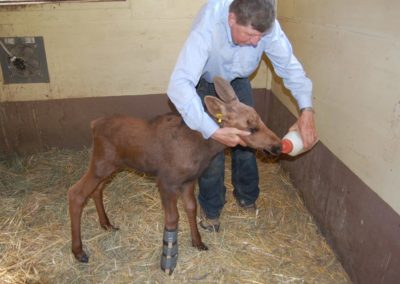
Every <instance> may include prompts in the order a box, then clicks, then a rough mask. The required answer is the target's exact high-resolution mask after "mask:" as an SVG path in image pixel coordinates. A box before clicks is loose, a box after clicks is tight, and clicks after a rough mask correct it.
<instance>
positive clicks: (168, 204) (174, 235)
mask: <svg viewBox="0 0 400 284" xmlns="http://www.w3.org/2000/svg"><path fill="white" fill-rule="evenodd" d="M158 187H159V191H160V195H161V202H162V205H163V208H164V234H163V248H162V255H161V262H160V264H161V269H162V270H163V271H165V273H168V274H169V275H171V274H172V272H174V269H175V267H176V264H177V261H178V221H179V213H178V207H177V202H178V190H176V189H172V188H168V187H166V186H165V185H163V184H162V183H161V182H159V184H158Z"/></svg>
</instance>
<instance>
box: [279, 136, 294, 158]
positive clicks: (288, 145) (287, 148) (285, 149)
mask: <svg viewBox="0 0 400 284" xmlns="http://www.w3.org/2000/svg"><path fill="white" fill-rule="evenodd" d="M281 144H282V150H281V152H282V153H283V154H287V153H290V152H292V150H293V143H292V141H290V140H289V139H283V140H282V142H281Z"/></svg>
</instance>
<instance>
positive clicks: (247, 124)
mask: <svg viewBox="0 0 400 284" xmlns="http://www.w3.org/2000/svg"><path fill="white" fill-rule="evenodd" d="M214 86H215V90H216V92H217V94H218V96H219V97H220V98H221V99H219V98H216V97H212V96H206V97H205V98H204V102H205V104H206V107H207V110H208V112H209V114H210V115H212V116H213V117H214V118H215V119H216V120H217V121H218V122H219V123H220V124H221V125H222V126H225V127H235V128H237V129H240V130H246V131H249V132H250V133H251V134H250V135H248V136H242V137H241V138H242V139H243V141H244V142H246V144H247V145H248V146H249V147H251V148H253V149H257V150H262V151H267V152H269V153H271V154H272V155H279V154H280V152H281V140H280V139H279V138H278V136H276V135H275V133H273V132H272V131H271V130H270V129H269V128H268V127H267V126H266V125H265V124H264V123H263V122H262V120H261V118H260V116H259V115H258V114H257V112H256V111H255V109H254V108H252V107H250V106H247V105H245V104H243V103H241V102H240V101H239V99H238V98H237V96H236V94H235V91H234V90H233V88H232V86H231V85H230V84H229V82H227V81H225V80H224V79H222V78H221V77H215V78H214Z"/></svg>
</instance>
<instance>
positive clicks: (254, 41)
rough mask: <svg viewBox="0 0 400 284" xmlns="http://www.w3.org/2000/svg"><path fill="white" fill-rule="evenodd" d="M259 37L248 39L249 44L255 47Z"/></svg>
mask: <svg viewBox="0 0 400 284" xmlns="http://www.w3.org/2000/svg"><path fill="white" fill-rule="evenodd" d="M260 39H261V37H259V36H253V37H251V38H250V43H251V44H252V45H254V46H256V45H257V44H258V42H259V41H260Z"/></svg>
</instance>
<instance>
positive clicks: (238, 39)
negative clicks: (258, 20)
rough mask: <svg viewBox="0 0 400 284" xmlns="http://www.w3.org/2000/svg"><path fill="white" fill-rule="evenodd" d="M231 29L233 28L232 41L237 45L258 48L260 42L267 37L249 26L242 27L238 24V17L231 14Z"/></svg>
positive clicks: (229, 19) (229, 20) (229, 21)
mask: <svg viewBox="0 0 400 284" xmlns="http://www.w3.org/2000/svg"><path fill="white" fill-rule="evenodd" d="M228 23H229V27H230V28H231V34H232V40H233V42H234V43H235V44H237V45H240V46H243V45H252V46H257V44H258V42H259V41H260V40H261V38H262V37H263V36H264V35H265V33H261V32H259V31H257V30H255V29H253V28H252V27H251V26H250V25H249V26H242V25H239V24H238V23H236V15H235V14H234V13H229V17H228Z"/></svg>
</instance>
